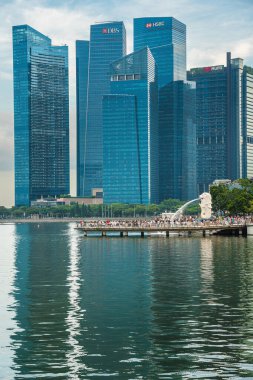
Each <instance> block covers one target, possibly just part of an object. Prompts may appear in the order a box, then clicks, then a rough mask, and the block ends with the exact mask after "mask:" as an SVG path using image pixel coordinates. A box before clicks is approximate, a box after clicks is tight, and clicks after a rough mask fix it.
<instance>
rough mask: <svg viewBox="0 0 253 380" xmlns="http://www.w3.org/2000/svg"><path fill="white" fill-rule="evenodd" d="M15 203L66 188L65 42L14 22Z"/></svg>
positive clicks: (67, 173) (27, 203) (67, 148)
mask: <svg viewBox="0 0 253 380" xmlns="http://www.w3.org/2000/svg"><path fill="white" fill-rule="evenodd" d="M13 72H14V132H15V204H16V206H19V205H29V204H30V201H31V200H33V199H36V198H38V197H40V196H43V197H46V196H55V195H60V194H68V193H69V95H68V47H67V46H52V45H51V40H50V39H49V38H48V37H46V36H44V35H43V34H41V33H39V32H38V31H36V30H35V29H33V28H31V27H30V26H28V25H20V26H14V27H13Z"/></svg>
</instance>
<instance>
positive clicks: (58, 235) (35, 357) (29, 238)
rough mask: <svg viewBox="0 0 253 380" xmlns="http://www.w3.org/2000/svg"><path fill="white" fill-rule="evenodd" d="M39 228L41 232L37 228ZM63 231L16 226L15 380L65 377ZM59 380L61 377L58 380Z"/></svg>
mask: <svg viewBox="0 0 253 380" xmlns="http://www.w3.org/2000/svg"><path fill="white" fill-rule="evenodd" d="M38 227H39V228H38ZM66 231H67V226H66V225H63V224H61V225H60V226H59V225H57V224H54V223H52V224H51V225H50V228H49V227H48V226H46V225H44V224H43V223H41V224H40V225H39V226H38V225H37V224H24V225H16V236H17V244H16V261H15V266H16V277H15V282H14V290H13V296H14V298H15V306H14V310H15V314H16V317H15V320H16V324H17V326H18V330H17V331H15V332H14V333H13V335H12V345H13V347H14V351H15V356H14V363H15V364H14V367H15V371H16V373H17V378H19V376H20V377H22V376H26V377H28V376H30V377H33V378H39V377H43V376H44V378H45V377H47V376H48V377H49V376H50V377H51V376H53V375H54V374H58V376H67V375H66V374H67V373H68V366H67V363H66V360H65V358H66V352H67V351H68V344H67V343H66V342H67V339H68V331H67V330H66V326H65V320H66V318H67V313H68V286H67V283H66V278H67V275H68V273H67V267H68V260H69V255H68V235H67V233H66ZM59 378H60V377H59Z"/></svg>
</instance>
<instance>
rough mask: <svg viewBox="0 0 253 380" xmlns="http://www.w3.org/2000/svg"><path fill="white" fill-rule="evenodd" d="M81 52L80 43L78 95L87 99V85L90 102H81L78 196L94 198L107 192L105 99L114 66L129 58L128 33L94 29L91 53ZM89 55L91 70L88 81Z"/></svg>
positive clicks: (115, 27)
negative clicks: (97, 190)
mask: <svg viewBox="0 0 253 380" xmlns="http://www.w3.org/2000/svg"><path fill="white" fill-rule="evenodd" d="M83 46H84V45H83ZM80 49H81V46H80V42H79V44H78V45H77V50H78V55H79V58H80V54H82V57H83V58H82V60H81V59H79V60H78V62H79V66H78V71H77V82H78V83H79V89H78V91H79V95H81V93H82V94H84V96H85V91H86V87H85V86H86V83H87V100H85V99H84V100H83V101H82V100H81V98H79V100H78V102H79V104H78V106H77V120H78V123H79V124H78V132H77V134H78V136H79V138H80V141H79V142H78V145H77V149H78V152H77V157H78V160H79V161H78V168H77V173H78V179H77V183H78V195H82V196H91V194H92V190H93V189H95V188H103V183H102V177H103V129H102V96H103V95H104V94H107V93H109V91H110V64H111V63H112V62H113V61H115V60H117V59H119V58H121V57H123V56H124V55H125V54H126V31H125V26H124V24H123V22H116V21H115V22H105V23H100V24H95V25H92V26H91V29H90V44H89V53H88V51H87V49H88V48H87V45H86V46H85V47H84V48H83V49H84V50H83V52H82V53H81V52H80ZM88 54H89V67H88V79H87V80H86V75H87V55H88ZM81 77H82V78H83V79H81ZM81 82H82V83H81ZM81 87H82V88H81ZM86 102H87V103H86ZM86 104H87V106H86ZM85 107H86V109H85ZM80 112H82V115H84V113H85V115H86V117H84V118H83V116H82V115H80Z"/></svg>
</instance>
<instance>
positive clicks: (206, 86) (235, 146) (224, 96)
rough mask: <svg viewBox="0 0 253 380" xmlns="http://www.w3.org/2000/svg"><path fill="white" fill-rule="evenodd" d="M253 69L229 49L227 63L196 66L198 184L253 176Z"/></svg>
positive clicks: (192, 77)
mask: <svg viewBox="0 0 253 380" xmlns="http://www.w3.org/2000/svg"><path fill="white" fill-rule="evenodd" d="M251 73H252V70H251V68H246V67H245V66H244V65H243V60H242V59H240V58H235V59H232V58H231V53H227V65H226V66H224V65H218V66H208V67H201V68H194V69H191V70H190V71H189V72H188V79H189V80H193V81H195V82H196V110H197V118H196V124H197V185H198V191H199V193H201V192H203V191H208V189H209V185H210V183H212V182H213V181H214V180H216V179H225V178H228V179H230V180H235V179H238V178H242V177H250V176H251V174H250V173H251V171H250V170H251V169H250V168H251V167H252V161H251V154H252V150H251V149H252V143H251V141H252V142H253V140H251V136H252V123H251V99H252V95H251V94H252V76H251V75H252V74H251Z"/></svg>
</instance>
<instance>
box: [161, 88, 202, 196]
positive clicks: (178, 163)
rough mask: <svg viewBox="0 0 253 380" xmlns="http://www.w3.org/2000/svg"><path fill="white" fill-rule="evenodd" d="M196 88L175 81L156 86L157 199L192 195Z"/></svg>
mask: <svg viewBox="0 0 253 380" xmlns="http://www.w3.org/2000/svg"><path fill="white" fill-rule="evenodd" d="M195 94H196V90H195V83H194V82H185V81H175V82H171V83H169V84H167V85H166V86H164V87H162V88H161V89H160V98H159V101H160V109H159V166H160V167H159V177H160V178H159V179H160V180H159V184H160V200H164V199H168V198H175V199H182V200H190V199H194V198H196V191H197V189H196V103H195V101H196V97H195Z"/></svg>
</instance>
